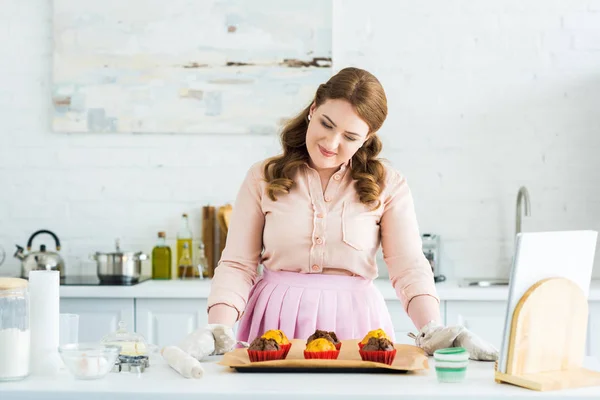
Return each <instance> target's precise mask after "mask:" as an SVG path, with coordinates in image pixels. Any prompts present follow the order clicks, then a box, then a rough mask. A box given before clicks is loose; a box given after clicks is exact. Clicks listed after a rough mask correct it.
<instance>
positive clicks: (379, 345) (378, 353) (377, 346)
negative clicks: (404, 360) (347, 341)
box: [358, 337, 396, 365]
mask: <svg viewBox="0 0 600 400" xmlns="http://www.w3.org/2000/svg"><path fill="white" fill-rule="evenodd" d="M358 352H359V353H360V357H361V358H362V360H363V361H374V362H379V363H384V364H387V365H392V363H393V362H394V358H395V357H396V349H395V348H394V344H393V343H392V342H391V341H390V340H388V339H386V338H383V337H382V338H377V337H371V338H369V341H368V342H367V343H366V344H365V345H364V346H363V347H362V348H361V349H360V350H359V351H358Z"/></svg>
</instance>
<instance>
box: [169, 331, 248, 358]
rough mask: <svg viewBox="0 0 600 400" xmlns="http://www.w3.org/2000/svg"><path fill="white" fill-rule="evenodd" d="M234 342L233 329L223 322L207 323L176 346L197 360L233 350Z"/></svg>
mask: <svg viewBox="0 0 600 400" xmlns="http://www.w3.org/2000/svg"><path fill="white" fill-rule="evenodd" d="M235 344H236V339H235V334H234V333H233V329H231V328H230V327H229V326H227V325H223V324H209V325H207V326H205V327H204V328H201V329H197V330H195V331H194V332H192V333H190V334H189V335H188V336H186V337H185V338H184V339H183V341H182V342H181V343H180V344H179V345H178V347H179V348H180V349H181V350H183V351H185V352H186V353H187V354H189V355H190V356H192V357H194V358H195V359H197V360H202V359H203V358H205V357H207V356H210V355H221V354H225V353H227V352H228V351H231V350H233V348H234V347H235Z"/></svg>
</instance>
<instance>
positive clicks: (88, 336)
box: [60, 298, 135, 342]
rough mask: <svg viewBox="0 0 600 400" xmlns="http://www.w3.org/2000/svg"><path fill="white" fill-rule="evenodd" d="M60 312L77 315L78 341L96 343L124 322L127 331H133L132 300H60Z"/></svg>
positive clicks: (133, 312)
mask: <svg viewBox="0 0 600 400" xmlns="http://www.w3.org/2000/svg"><path fill="white" fill-rule="evenodd" d="M60 312H61V313H69V314H78V315H79V341H80V342H98V341H99V340H100V339H102V337H103V336H104V335H106V334H108V333H111V332H114V331H116V330H117V329H118V327H119V321H123V322H125V324H126V325H125V328H126V329H127V330H128V331H133V330H134V329H135V319H134V315H135V309H134V299H82V298H61V299H60Z"/></svg>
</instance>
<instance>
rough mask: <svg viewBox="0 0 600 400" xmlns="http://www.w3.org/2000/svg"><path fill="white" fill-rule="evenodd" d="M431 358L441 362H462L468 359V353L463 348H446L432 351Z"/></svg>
mask: <svg viewBox="0 0 600 400" xmlns="http://www.w3.org/2000/svg"><path fill="white" fill-rule="evenodd" d="M433 357H434V358H435V359H436V360H442V361H464V360H468V359H469V352H468V351H467V349H465V348H464V347H448V348H444V349H438V350H436V351H434V352H433Z"/></svg>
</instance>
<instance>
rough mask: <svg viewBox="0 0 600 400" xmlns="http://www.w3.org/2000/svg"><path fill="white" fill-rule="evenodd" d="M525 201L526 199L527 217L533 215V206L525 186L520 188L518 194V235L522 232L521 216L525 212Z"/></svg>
mask: <svg viewBox="0 0 600 400" xmlns="http://www.w3.org/2000/svg"><path fill="white" fill-rule="evenodd" d="M523 199H525V215H526V216H530V215H531V204H530V203H529V192H528V191H527V188H526V187H525V186H521V187H520V188H519V193H517V226H516V232H515V235H516V234H519V233H520V232H521V214H522V211H523V203H522V202H523Z"/></svg>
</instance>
